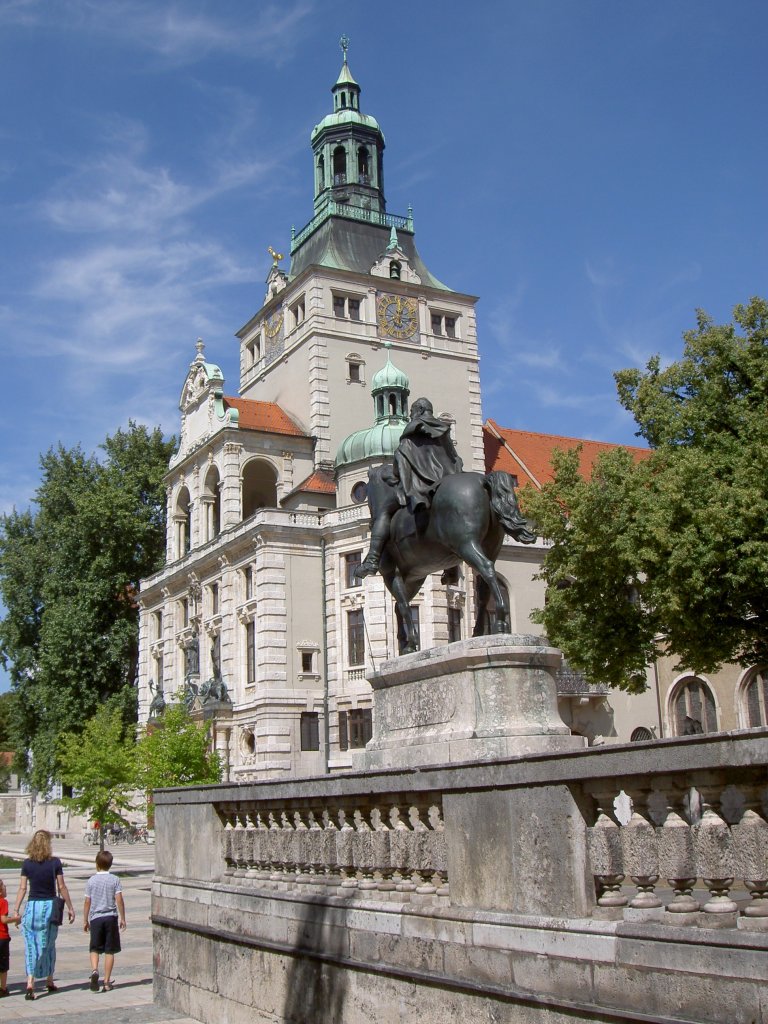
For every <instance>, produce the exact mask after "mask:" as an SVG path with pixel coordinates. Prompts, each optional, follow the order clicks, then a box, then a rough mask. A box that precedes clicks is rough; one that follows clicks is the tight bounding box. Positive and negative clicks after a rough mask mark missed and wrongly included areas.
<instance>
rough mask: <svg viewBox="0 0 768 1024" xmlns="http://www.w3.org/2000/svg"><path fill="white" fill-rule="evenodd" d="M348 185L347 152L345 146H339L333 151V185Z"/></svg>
mask: <svg viewBox="0 0 768 1024" xmlns="http://www.w3.org/2000/svg"><path fill="white" fill-rule="evenodd" d="M346 183H347V151H346V150H345V149H344V147H343V146H337V147H336V149H334V151H333V184H334V185H346Z"/></svg>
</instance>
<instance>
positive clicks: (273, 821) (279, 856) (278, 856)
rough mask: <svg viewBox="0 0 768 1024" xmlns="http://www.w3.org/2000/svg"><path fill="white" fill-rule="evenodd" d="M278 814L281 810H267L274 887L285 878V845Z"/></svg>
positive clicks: (270, 883) (270, 876)
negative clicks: (282, 840)
mask: <svg viewBox="0 0 768 1024" xmlns="http://www.w3.org/2000/svg"><path fill="white" fill-rule="evenodd" d="M278 814H279V812H277V811H267V822H268V823H269V844H268V850H269V866H270V868H271V871H270V874H269V885H270V888H272V889H277V888H278V887H279V885H280V882H281V881H282V880H283V846H282V842H281V839H282V833H281V829H280V823H279V820H278Z"/></svg>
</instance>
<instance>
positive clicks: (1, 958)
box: [0, 939, 11, 972]
mask: <svg viewBox="0 0 768 1024" xmlns="http://www.w3.org/2000/svg"><path fill="white" fill-rule="evenodd" d="M10 960H11V940H10V939H0V972H2V971H7V970H8V967H9V964H10Z"/></svg>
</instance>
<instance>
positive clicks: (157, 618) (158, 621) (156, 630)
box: [152, 612, 163, 640]
mask: <svg viewBox="0 0 768 1024" xmlns="http://www.w3.org/2000/svg"><path fill="white" fill-rule="evenodd" d="M152 621H153V627H152V631H153V634H154V636H153V637H152V639H153V640H162V639H163V613H162V612H154V613H153V615H152Z"/></svg>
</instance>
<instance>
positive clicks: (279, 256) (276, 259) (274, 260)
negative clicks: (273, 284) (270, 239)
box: [267, 245, 284, 267]
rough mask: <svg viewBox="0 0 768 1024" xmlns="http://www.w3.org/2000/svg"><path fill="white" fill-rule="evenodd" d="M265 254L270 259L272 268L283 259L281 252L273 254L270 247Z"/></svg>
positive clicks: (273, 251)
mask: <svg viewBox="0 0 768 1024" xmlns="http://www.w3.org/2000/svg"><path fill="white" fill-rule="evenodd" d="M267 252H268V253H269V255H270V256H271V257H272V266H273V267H276V266H277V264H278V263H279V262H280V260H281V259H283V258H284V257H283V254H282V253H281V252H275V250H274V249H273V248H272V246H271V245H270V246H269V248H268V249H267Z"/></svg>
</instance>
